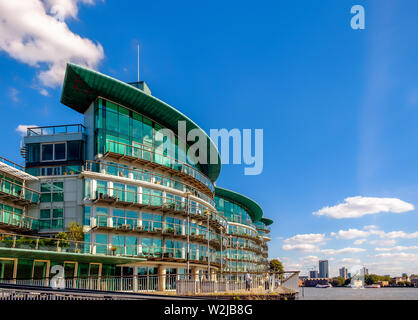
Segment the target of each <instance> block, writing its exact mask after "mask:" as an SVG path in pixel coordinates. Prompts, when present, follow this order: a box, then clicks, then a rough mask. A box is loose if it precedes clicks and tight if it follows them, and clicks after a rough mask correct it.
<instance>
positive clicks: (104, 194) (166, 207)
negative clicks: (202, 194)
mask: <svg viewBox="0 0 418 320" xmlns="http://www.w3.org/2000/svg"><path fill="white" fill-rule="evenodd" d="M91 200H92V201H93V202H94V203H97V204H100V203H103V204H111V205H118V206H121V207H134V208H148V209H150V210H159V211H162V212H163V213H171V214H175V215H181V216H187V212H189V214H190V217H191V218H193V219H196V220H200V221H207V220H208V217H209V223H210V224H211V225H212V226H213V227H215V228H218V229H219V228H224V225H225V226H226V220H224V219H223V218H222V217H221V216H219V215H218V214H217V213H215V212H212V211H210V210H209V209H203V210H202V208H201V206H200V205H199V204H197V203H195V202H193V201H187V198H182V199H181V200H175V199H173V198H172V197H167V196H160V195H155V194H150V193H141V192H136V191H129V190H121V189H115V188H106V187H97V191H96V194H95V196H94V197H93V198H92V199H91ZM188 202H189V204H187V203H188Z"/></svg>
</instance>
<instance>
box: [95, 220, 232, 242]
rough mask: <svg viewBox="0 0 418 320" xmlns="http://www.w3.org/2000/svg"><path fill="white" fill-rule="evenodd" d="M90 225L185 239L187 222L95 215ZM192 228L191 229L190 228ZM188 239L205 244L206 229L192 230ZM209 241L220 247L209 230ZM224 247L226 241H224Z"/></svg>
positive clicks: (216, 236)
mask: <svg viewBox="0 0 418 320" xmlns="http://www.w3.org/2000/svg"><path fill="white" fill-rule="evenodd" d="M90 227H91V228H92V229H95V230H97V231H109V230H117V231H119V232H127V233H137V234H138V233H139V234H148V235H158V236H162V237H169V238H175V239H176V238H177V239H183V240H184V239H186V238H187V224H186V223H185V224H178V223H173V222H163V221H151V220H142V219H138V218H128V217H117V216H107V215H97V216H95V217H91V218H90ZM191 230H192V229H191ZM189 238H190V241H193V242H200V243H202V244H207V242H208V236H207V232H206V230H204V231H201V230H198V229H196V230H194V231H191V233H190V237H189ZM209 243H210V245H211V246H212V247H216V248H220V239H219V235H218V234H216V233H214V232H212V231H211V232H210V240H209ZM225 247H226V243H225Z"/></svg>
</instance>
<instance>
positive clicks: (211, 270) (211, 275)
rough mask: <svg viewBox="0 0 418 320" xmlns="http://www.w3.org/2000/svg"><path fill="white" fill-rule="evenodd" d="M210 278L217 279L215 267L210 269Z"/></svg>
mask: <svg viewBox="0 0 418 320" xmlns="http://www.w3.org/2000/svg"><path fill="white" fill-rule="evenodd" d="M210 280H211V281H216V272H215V270H213V268H212V269H210Z"/></svg>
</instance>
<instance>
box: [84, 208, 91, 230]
mask: <svg viewBox="0 0 418 320" xmlns="http://www.w3.org/2000/svg"><path fill="white" fill-rule="evenodd" d="M90 217H91V207H89V206H85V207H84V217H83V224H84V225H85V226H90Z"/></svg>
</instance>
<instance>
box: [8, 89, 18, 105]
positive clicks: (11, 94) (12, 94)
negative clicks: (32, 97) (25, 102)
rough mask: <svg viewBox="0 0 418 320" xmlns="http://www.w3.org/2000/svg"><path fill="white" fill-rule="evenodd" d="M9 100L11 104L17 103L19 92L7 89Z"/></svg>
mask: <svg viewBox="0 0 418 320" xmlns="http://www.w3.org/2000/svg"><path fill="white" fill-rule="evenodd" d="M9 98H10V100H12V101H13V102H19V90H17V89H16V88H9Z"/></svg>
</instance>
